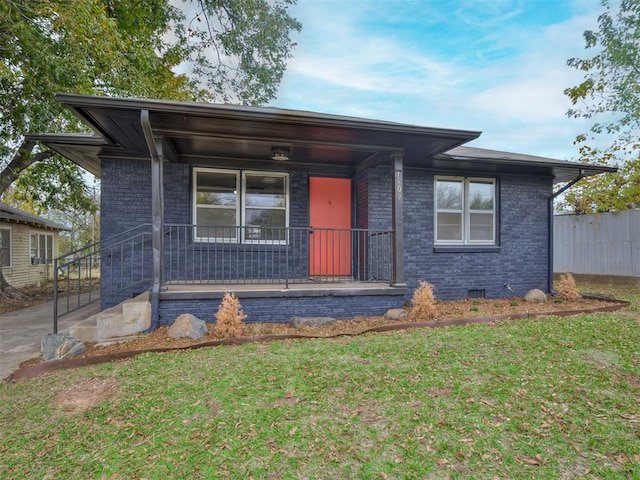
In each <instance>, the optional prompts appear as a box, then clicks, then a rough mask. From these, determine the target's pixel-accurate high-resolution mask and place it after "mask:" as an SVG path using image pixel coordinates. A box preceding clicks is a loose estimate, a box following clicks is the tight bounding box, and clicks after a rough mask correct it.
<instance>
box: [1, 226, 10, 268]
mask: <svg viewBox="0 0 640 480" xmlns="http://www.w3.org/2000/svg"><path fill="white" fill-rule="evenodd" d="M0 230H7V231H8V232H9V247H8V248H9V256H8V260H9V263H8V265H0V268H11V266H12V265H13V258H12V257H13V231H12V230H11V227H9V226H6V227H0ZM4 248H7V247H4Z"/></svg>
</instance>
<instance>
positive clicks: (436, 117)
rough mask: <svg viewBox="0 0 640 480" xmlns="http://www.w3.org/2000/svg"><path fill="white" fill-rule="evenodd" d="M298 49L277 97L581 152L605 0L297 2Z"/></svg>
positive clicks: (553, 152) (487, 139) (533, 148)
mask: <svg viewBox="0 0 640 480" xmlns="http://www.w3.org/2000/svg"><path fill="white" fill-rule="evenodd" d="M298 2H299V3H298V5H297V6H295V7H294V8H293V10H292V14H293V15H294V16H295V17H296V18H298V19H299V20H300V21H301V22H302V24H303V28H302V32H301V33H300V34H299V35H297V37H296V41H297V43H298V46H297V47H296V50H295V51H294V56H293V58H292V59H291V60H290V62H289V67H288V69H287V72H286V73H285V76H284V79H283V81H282V84H281V86H280V89H279V94H278V98H277V99H276V100H274V101H273V102H271V104H272V105H274V106H278V107H282V108H293V109H301V110H310V111H316V112H322V113H335V114H341V115H353V116H358V117H365V118H375V119H380V120H390V121H396V122H403V123H410V124H415V125H423V126H431V127H444V128H454V129H469V130H481V131H482V132H483V133H482V135H481V136H480V138H479V139H478V140H475V141H474V142H473V143H472V144H471V145H472V146H476V147H483V148H492V149H496V150H506V151H512V152H519V153H527V154H532V155H542V156H548V157H553V158H558V159H563V160H575V159H576V158H577V149H576V147H575V146H574V145H573V139H574V138H575V136H576V135H577V134H579V133H582V132H583V131H585V130H586V129H587V128H588V124H586V123H584V122H582V121H579V120H576V119H569V118H567V117H566V115H565V112H566V111H567V109H568V108H569V107H570V102H569V100H568V98H567V97H565V96H564V94H563V93H562V91H563V90H564V89H565V88H567V87H569V86H573V85H575V84H577V83H578V82H579V81H580V80H581V78H582V77H581V75H580V73H579V72H576V71H574V70H572V69H570V68H569V67H567V66H566V61H567V59H568V58H570V57H576V56H577V57H584V56H586V55H588V54H590V52H588V51H586V50H585V49H584V40H583V37H582V33H583V32H584V30H587V29H596V28H597V17H598V14H599V13H600V12H601V11H602V8H601V6H600V2H599V0H572V1H562V0H557V1H554V0H461V1H445V0H432V1H427V0H298Z"/></svg>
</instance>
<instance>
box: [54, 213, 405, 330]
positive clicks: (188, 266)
mask: <svg viewBox="0 0 640 480" xmlns="http://www.w3.org/2000/svg"><path fill="white" fill-rule="evenodd" d="M142 229H144V231H141V230H142ZM392 233H393V232H392V230H384V229H364V228H350V229H349V228H340V229H331V228H318V227H286V228H285V227H262V226H228V225H218V226H205V225H197V224H165V228H164V241H163V244H164V259H163V261H164V268H163V271H164V278H163V279H162V282H163V284H178V285H180V284H183V285H184V284H273V283H279V284H284V286H285V288H289V286H290V284H292V283H327V282H348V281H355V282H383V281H384V282H387V281H391V277H392V275H391V270H392V258H393V257H392V248H393V242H392V236H393V235H392ZM151 257H152V255H151V228H150V225H149V224H143V225H140V226H138V227H135V228H132V229H129V230H127V231H125V232H122V233H120V234H118V235H114V236H112V237H109V238H107V239H105V240H102V241H101V242H96V243H93V244H91V245H88V246H86V247H83V248H80V249H77V250H75V251H74V252H71V253H69V254H66V255H62V256H60V257H58V258H56V259H54V272H55V274H54V280H53V282H54V325H53V327H54V333H57V330H58V319H59V318H61V317H63V316H64V315H67V314H69V313H71V312H74V311H76V310H78V309H80V308H82V307H84V306H86V305H89V304H91V303H94V302H96V301H98V300H100V299H101V298H103V299H104V300H105V301H113V302H116V303H117V302H119V301H122V300H124V299H126V298H128V297H130V296H131V295H133V294H136V293H139V292H141V291H143V290H146V289H148V288H150V286H151V281H152V273H153V272H152V260H151ZM107 260H108V261H107ZM98 263H99V264H100V274H101V279H100V286H101V289H100V290H101V292H100V295H98V296H97V297H96V296H95V295H94V294H93V292H92V288H91V282H92V280H91V279H92V277H93V275H92V274H93V269H94V266H95V265H97V264H98ZM62 274H65V278H66V282H65V284H64V288H63V292H62V293H66V303H65V305H64V308H62V311H59V310H61V304H60V293H61V292H58V289H59V288H60V286H61V285H60V281H59V276H61V275H62ZM83 274H85V275H87V274H88V278H89V279H90V280H89V284H90V292H89V294H88V295H86V297H87V298H81V283H82V275H83ZM72 277H73V279H72ZM76 286H77V287H76ZM72 287H76V292H75V297H74V296H73V293H72ZM107 297H108V299H107Z"/></svg>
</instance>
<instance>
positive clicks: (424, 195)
mask: <svg viewBox="0 0 640 480" xmlns="http://www.w3.org/2000/svg"><path fill="white" fill-rule="evenodd" d="M102 169H103V171H102V190H103V195H102V205H101V209H102V211H101V221H102V228H101V235H102V238H107V237H110V236H112V235H114V234H117V233H120V232H122V231H125V230H127V229H129V228H133V227H136V226H138V225H140V224H141V223H150V221H151V185H150V175H151V169H150V164H149V163H148V162H134V161H117V160H108V159H105V160H103V162H102ZM433 177H434V174H433V172H428V171H424V170H408V171H407V172H405V175H404V194H405V197H404V208H405V213H404V228H405V239H404V244H405V280H406V282H407V284H408V285H409V287H410V291H412V290H413V289H414V288H415V287H416V286H417V284H418V281H419V280H427V281H429V282H431V283H433V284H434V285H435V294H436V297H437V298H441V299H457V298H466V297H467V294H468V291H469V290H484V291H485V295H486V296H487V297H489V298H500V297H505V296H510V295H512V294H511V293H510V292H509V291H507V290H506V289H505V288H504V284H505V283H509V284H510V285H511V287H512V289H513V290H515V292H516V293H518V294H520V295H524V293H525V292H526V291H527V290H529V289H531V288H540V289H542V290H547V289H548V286H547V281H548V272H547V270H548V233H549V232H548V209H547V205H548V203H547V202H548V200H547V197H548V195H549V194H550V193H551V188H552V183H551V179H550V178H546V177H523V176H510V175H502V176H498V177H497V184H496V185H497V191H498V197H499V202H498V206H499V209H498V212H497V221H498V225H499V235H498V237H499V245H498V246H497V248H491V249H486V248H476V249H474V248H467V249H465V250H464V251H456V252H451V251H448V252H445V251H442V249H440V251H438V249H434V241H433V240H434V236H433V234H434V231H433V230H434V212H433V184H434V180H433ZM164 179H165V184H164V188H165V214H166V217H165V221H166V223H168V224H171V223H180V224H188V223H191V221H192V214H191V193H190V192H191V168H190V167H189V166H188V165H181V164H166V165H165V170H164ZM354 187H355V195H354V197H355V206H356V216H355V221H356V226H357V227H359V228H363V227H368V228H371V229H390V228H391V227H392V222H391V194H392V188H391V169H390V167H375V168H371V169H369V170H367V171H366V172H362V173H359V174H358V175H357V176H356V177H355V182H354ZM290 206H291V207H290V213H289V215H290V217H289V223H290V226H292V227H306V226H308V223H309V221H308V211H309V198H308V176H307V174H306V173H305V172H302V171H291V172H290ZM147 240H148V241H147V243H140V245H137V246H136V248H135V249H131V252H132V253H130V254H129V253H124V254H120V253H118V252H116V253H114V254H113V255H111V257H109V258H103V272H102V273H103V299H102V303H103V308H104V307H107V306H110V305H114V304H116V303H118V302H119V301H121V300H123V299H125V298H129V297H130V296H132V295H135V294H137V293H139V292H141V291H143V290H144V289H146V288H148V287H149V285H150V283H149V282H150V279H151V259H150V256H151V255H150V254H151V246H150V239H147ZM186 240H187V242H186V243H183V244H182V246H181V247H180V248H182V249H184V248H191V249H192V251H191V252H190V253H191V255H192V258H193V261H192V265H191V266H187V267H185V266H184V265H182V266H179V265H178V264H177V262H178V261H179V259H180V258H184V255H182V256H181V255H180V254H181V253H184V251H182V250H176V251H170V249H169V251H167V258H166V263H165V265H166V267H165V271H166V272H167V279H168V280H171V279H179V278H182V279H184V278H186V277H188V276H189V275H195V270H196V269H197V265H203V264H208V265H211V266H212V268H213V270H211V275H218V274H220V269H224V268H229V266H228V265H227V266H223V265H222V263H221V262H218V261H211V259H210V258H208V257H207V258H205V257H204V253H202V252H204V251H205V250H206V249H203V246H202V245H197V244H194V243H193V242H192V241H190V239H188V238H187V239H186ZM226 248H227V250H226V252H227V254H234V253H237V250H238V249H245V250H246V246H242V245H229V246H227V247H226ZM279 248H282V249H286V248H289V247H279ZM296 248H297V251H296V252H291V251H290V252H289V253H290V254H291V255H292V258H298V259H299V262H298V264H297V267H298V268H299V271H298V272H297V274H299V275H301V277H304V276H305V274H306V271H305V269H306V268H307V265H308V264H307V256H306V245H305V244H302V243H301V244H299V245H298V246H297V247H296ZM290 250H292V249H291V248H290ZM145 252H146V253H147V255H146V256H144V255H143V253H145ZM251 255H252V257H251V258H252V259H253V261H254V262H255V263H256V264H259V263H260V262H262V261H263V260H264V257H262V256H261V254H260V251H259V249H256V251H255V252H251ZM107 261H108V262H111V265H112V266H113V265H115V268H112V270H111V273H110V272H109V271H108V270H107V269H106V268H105V266H106V265H107V263H105V262H107ZM276 263H278V262H276ZM276 268H278V266H277V265H276ZM174 271H175V272H177V275H178V276H177V277H175V278H173V277H172V275H173V273H172V272H174ZM294 271H295V269H294ZM222 273H223V274H225V272H224V271H223V272H222ZM270 273H271V274H273V273H274V272H273V271H271V272H270ZM384 273H385V272H383V273H382V275H384ZM134 274H139V275H140V278H141V281H140V283H139V284H138V285H137V286H135V287H134V288H129V289H125V290H123V291H121V292H118V293H117V294H114V295H107V292H106V289H105V288H104V287H105V285H107V284H109V288H112V286H113V285H115V284H117V283H118V281H119V278H118V277H125V278H126V277H127V275H134ZM226 274H229V275H232V274H237V272H226ZM145 282H147V283H145ZM337 298H338V299H337V300H336V299H335V298H323V297H321V299H322V301H320V300H314V301H311V300H309V301H305V302H306V303H305V302H301V301H298V302H294V301H293V300H291V299H281V300H276V299H269V300H268V301H265V302H262V303H261V302H260V301H254V300H252V299H249V300H250V302H249V307H248V308H251V309H252V310H253V309H258V308H260V311H259V312H258V313H259V315H258V313H256V317H258V316H259V317H260V318H266V316H268V315H267V313H265V312H266V310H265V309H267V310H268V309H269V308H272V307H273V308H275V309H276V310H278V309H283V310H282V311H281V313H282V314H283V315H284V316H285V317H287V315H289V314H288V313H287V314H284V313H283V312H286V311H288V310H287V309H289V310H291V311H292V312H293V310H294V308H293V305H296V307H295V311H297V312H298V313H297V314H303V313H300V308H302V307H301V305H303V304H308V305H309V306H310V310H311V311H313V312H316V313H315V314H319V313H318V312H320V311H322V310H323V309H326V310H327V311H338V312H341V311H342V310H340V309H341V308H342V307H341V305H342V304H344V305H345V307H344V308H345V309H346V310H344V312H345V315H346V314H347V312H348V311H352V312H355V311H356V309H357V308H360V309H362V308H363V305H364V304H365V303H371V305H372V309H374V310H376V311H378V310H379V309H380V308H381V307H382V305H383V304H384V305H386V306H388V305H389V299H377V300H374V299H375V297H371V301H369V299H368V300H367V301H366V302H363V299H362V298H359V297H354V299H353V300H351V299H347V298H346V297H337ZM278 301H280V302H282V303H281V304H278V303H277V302H278ZM350 302H353V304H352V307H349V305H351V303H350ZM197 303H198V304H199V302H197ZM205 303H206V302H205ZM254 303H255V304H256V305H255V306H253V304H254ZM260 305H262V306H260ZM356 306H358V307H357V308H356ZM263 307H264V308H263ZM379 307H380V308H379ZM171 308H173V307H171V306H170V305H164V306H163V309H165V310H166V309H171ZM198 308H204V307H198ZM350 308H351V310H349V309H350ZM336 309H337V310H336ZM207 312H208V313H207V315H209V316H211V315H212V314H213V310H211V311H207ZM292 314H293V313H292ZM360 314H364V313H360ZM289 316H290V315H289ZM287 318H288V317H287Z"/></svg>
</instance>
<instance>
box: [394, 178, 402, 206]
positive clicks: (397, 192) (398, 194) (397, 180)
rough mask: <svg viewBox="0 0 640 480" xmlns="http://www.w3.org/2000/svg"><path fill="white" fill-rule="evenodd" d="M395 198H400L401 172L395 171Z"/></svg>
mask: <svg viewBox="0 0 640 480" xmlns="http://www.w3.org/2000/svg"><path fill="white" fill-rule="evenodd" d="M395 190H396V198H397V199H398V200H402V172H396V189H395Z"/></svg>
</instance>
